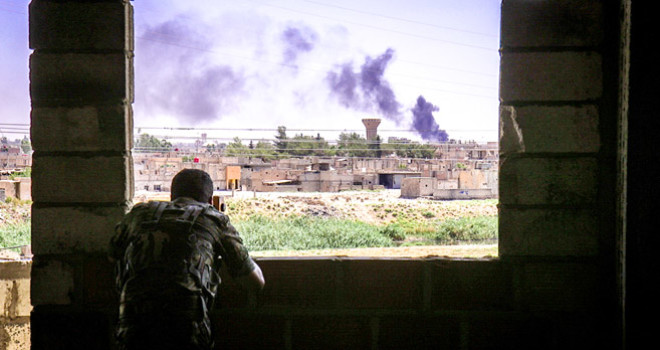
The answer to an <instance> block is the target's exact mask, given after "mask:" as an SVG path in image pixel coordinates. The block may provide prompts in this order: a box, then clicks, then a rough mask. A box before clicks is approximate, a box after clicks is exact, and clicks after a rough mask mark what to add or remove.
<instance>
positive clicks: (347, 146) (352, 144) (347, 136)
mask: <svg viewBox="0 0 660 350" xmlns="http://www.w3.org/2000/svg"><path fill="white" fill-rule="evenodd" d="M337 154H338V155H341V156H344V157H367V156H368V155H369V150H368V149H367V139H365V138H364V137H362V136H360V135H359V134H358V133H355V132H353V133H344V132H343V133H341V134H339V140H338V141H337Z"/></svg>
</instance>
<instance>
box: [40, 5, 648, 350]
mask: <svg viewBox="0 0 660 350" xmlns="http://www.w3.org/2000/svg"><path fill="white" fill-rule="evenodd" d="M629 8H630V6H629V1H626V2H622V3H621V4H618V3H615V2H609V1H607V2H606V1H596V0H579V1H559V0H552V1H551V0H545V1H524V0H506V1H503V3H502V31H501V32H502V37H501V59H502V60H501V84H500V97H501V101H502V102H501V139H500V148H501V150H500V153H501V154H500V159H501V165H500V167H501V173H500V177H499V178H500V189H499V191H500V201H501V203H500V256H501V257H500V259H497V260H480V261H470V260H445V259H423V260H397V259H381V260H376V259H342V258H336V259H308V258H306V259H275V258H273V259H261V260H260V261H259V263H260V265H261V266H262V268H263V270H264V274H265V276H266V279H267V286H266V288H265V290H264V291H263V293H261V294H260V295H247V294H245V293H243V292H242V291H241V290H240V289H238V288H236V287H235V286H232V285H228V284H225V285H223V288H222V291H221V301H220V302H219V303H218V307H217V308H216V310H215V311H216V313H215V315H216V316H215V319H216V320H217V329H216V332H217V337H218V343H219V344H226V345H228V344H232V345H234V346H235V348H250V349H260V348H264V349H266V348H267V349H273V348H275V349H278V348H281V349H300V348H320V349H325V348H342V349H352V348H355V349H365V348H370V349H387V348H396V349H402V348H424V349H426V348H429V349H430V348H433V349H437V348H456V349H482V348H494V349H501V348H509V349H511V348H535V349H537V348H553V349H554V348H582V349H584V348H595V347H601V348H612V347H620V346H619V345H620V344H621V342H622V339H621V338H622V332H621V328H622V325H621V323H622V322H621V321H622V319H621V310H622V306H621V300H624V298H625V295H626V293H624V291H625V289H623V285H624V284H623V282H622V281H624V279H623V276H624V275H625V273H627V272H629V270H626V269H635V271H638V270H637V269H640V270H641V269H642V267H643V263H644V262H645V261H646V260H644V259H646V256H647V255H643V259H641V260H634V261H635V265H633V266H630V265H625V264H624V263H625V262H626V261H628V259H631V258H630V255H632V256H633V257H634V256H636V255H635V254H638V253H637V252H636V251H634V250H633V249H630V247H628V248H629V249H628V250H627V252H628V257H626V258H625V259H624V258H623V256H622V254H621V252H622V249H623V248H620V247H621V245H617V244H621V243H622V242H625V241H626V240H624V239H623V237H626V236H624V235H623V233H624V232H626V231H625V230H626V227H625V226H626V225H624V224H623V223H626V222H628V221H626V218H627V217H626V216H625V215H624V210H623V209H624V208H628V209H629V211H628V215H630V211H635V210H638V209H639V208H640V206H641V205H640V204H637V205H636V206H635V205H634V204H632V205H631V204H624V203H625V202H623V201H622V200H621V198H624V197H625V195H624V194H625V193H624V194H622V191H621V189H622V186H621V185H617V184H622V183H624V182H622V181H623V180H625V179H622V175H621V174H622V173H621V172H620V171H618V170H617V169H618V168H617V166H620V167H621V168H622V169H624V170H625V169H627V168H626V165H625V162H623V161H622V159H625V155H627V154H628V153H626V149H625V147H624V146H625V142H623V144H624V146H622V140H623V141H625V140H627V137H626V135H625V132H626V131H625V130H626V129H625V128H624V127H623V125H624V124H625V123H624V122H625V121H626V117H627V110H626V107H627V104H626V102H627V100H625V99H622V98H621V96H625V94H623V93H622V91H623V92H627V91H628V89H627V80H626V78H627V75H626V69H625V68H626V67H625V65H622V64H621V63H620V62H622V60H621V58H622V57H627V56H626V54H627V47H626V45H627V44H626V40H623V39H625V36H622V35H621V34H620V30H619V28H621V27H622V25H621V23H624V24H626V23H629V22H627V21H628V20H629V18H627V17H626V16H627V14H628V12H626V10H627V9H629ZM624 27H625V26H624ZM132 28H133V24H132V7H131V5H130V2H128V1H120V0H114V1H110V0H107V1H100V0H96V1H75V0H69V1H46V0H33V1H32V2H31V4H30V46H31V47H32V48H33V49H34V52H33V54H32V56H31V58H30V71H31V73H30V81H31V96H32V135H31V136H32V143H33V147H34V150H35V154H34V163H33V164H34V171H33V200H34V205H33V229H32V232H33V244H32V247H33V253H34V254H35V258H34V263H33V268H32V276H31V278H32V303H33V305H34V310H33V313H32V316H31V321H32V346H33V348H35V349H42V348H44V349H67V350H69V349H78V348H81V349H82V348H84V349H111V348H113V347H114V346H113V344H112V338H111V336H112V327H113V323H114V321H115V317H116V295H115V294H114V291H113V279H112V270H111V268H112V267H111V266H110V265H109V264H108V263H107V261H106V259H105V249H106V246H107V242H108V239H109V237H110V235H111V234H112V228H113V225H114V223H115V222H116V221H118V220H119V218H120V217H121V215H122V214H123V212H124V211H125V210H126V208H127V203H128V200H129V199H130V198H132V192H131V191H132V188H133V185H132V169H131V163H132V162H131V154H130V149H131V144H130V143H131V141H130V140H131V139H132V114H131V113H132V112H131V103H132V100H133V80H132V76H133V74H132V57H133V40H132V35H133V33H132V30H133V29H132ZM634 32H635V31H633V33H634ZM634 37H635V36H634V35H633V36H632V38H633V40H632V42H633V43H634V42H635V41H634ZM632 47H633V48H634V47H635V45H634V44H633V45H632ZM621 48H623V50H622V49H621ZM639 50H640V52H641V51H642V50H644V48H640V49H639ZM633 52H634V51H633ZM634 57H635V56H634V54H633V58H634ZM624 61H625V60H624ZM631 62H632V66H631V67H634V65H635V62H636V61H635V60H634V59H631ZM631 72H634V69H633V68H631ZM638 74H639V73H638ZM641 75H643V73H641ZM632 77H635V75H634V74H632ZM637 77H640V76H637ZM631 84H632V85H633V86H634V80H633V79H632V78H631ZM640 84H641V83H640ZM644 96H647V95H644ZM633 100H634V98H633V96H631V97H630V101H633ZM642 101H643V102H647V101H645V100H642ZM630 110H631V111H633V110H634V109H633V107H632V106H631V108H630ZM649 113H650V112H649ZM634 125H637V124H634ZM630 127H631V128H632V127H633V118H632V117H631V118H630ZM635 127H636V128H637V129H635V130H636V132H638V133H639V136H640V137H646V136H648V134H647V132H646V131H644V132H642V130H641V129H642V128H640V127H639V126H635ZM631 130H632V129H631ZM620 131H622V132H623V134H622V135H621V136H620V137H618V136H617V133H618V132H620ZM54 140H58V142H55V141H54ZM62 140H64V141H63V142H62ZM643 145H644V144H640V145H634V147H635V149H637V148H638V147H642V146H643ZM649 149H650V148H649ZM648 153H649V152H648V151H647V153H646V154H648ZM629 161H630V159H629ZM617 164H618V165H617ZM635 165H638V166H640V168H635V169H634V171H628V172H627V173H626V174H627V176H628V178H630V176H633V177H634V178H635V179H640V178H642V175H641V174H642V173H643V171H644V169H645V168H644V165H643V163H642V162H636V163H635ZM656 178H657V177H656ZM648 182H650V180H649V181H647V183H648ZM624 184H625V183H624ZM649 185H650V184H649ZM642 194H643V192H634V191H629V192H628V195H629V200H630V196H633V198H635V200H638V199H648V197H646V195H644V197H642ZM634 196H638V197H634ZM636 203H638V202H636ZM617 218H619V220H617ZM628 229H629V227H628ZM636 229H637V228H636ZM636 232H644V231H636ZM636 237H641V241H642V242H643V241H644V239H645V237H648V236H644V235H643V234H642V235H641V236H636ZM636 247H637V248H639V247H641V246H640V245H637V246H636ZM623 251H625V249H623ZM645 276H646V275H644V276H639V275H638V276H637V277H636V279H633V280H632V282H630V281H629V282H630V283H632V284H633V285H634V286H639V285H641V284H642V282H641V281H642V279H643V278H644V277H645ZM646 277H648V276H646ZM637 307H638V308H639V307H640V306H639V305H637ZM613 345H614V346H613Z"/></svg>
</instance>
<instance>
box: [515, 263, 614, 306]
mask: <svg viewBox="0 0 660 350" xmlns="http://www.w3.org/2000/svg"><path fill="white" fill-rule="evenodd" d="M516 275H517V276H519V281H518V282H517V283H516V285H517V286H518V290H517V291H516V292H517V293H518V295H520V300H519V301H520V304H519V307H520V308H521V309H524V310H526V311H532V312H543V311H559V312H561V311H570V312H593V311H597V310H598V308H599V307H602V305H605V304H606V302H605V299H607V298H609V295H608V294H607V293H602V290H601V288H602V283H600V281H599V279H600V276H601V275H602V273H601V272H599V268H598V266H597V265H596V264H589V263H557V262H547V263H530V264H525V265H523V266H521V267H520V271H519V272H518V273H516Z"/></svg>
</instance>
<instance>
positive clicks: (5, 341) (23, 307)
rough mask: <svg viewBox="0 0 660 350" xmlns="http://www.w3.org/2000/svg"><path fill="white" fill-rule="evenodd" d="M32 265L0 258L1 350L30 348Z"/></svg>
mask: <svg viewBox="0 0 660 350" xmlns="http://www.w3.org/2000/svg"><path fill="white" fill-rule="evenodd" d="M31 265H32V264H31V262H29V261H3V260H2V259H1V258H0V312H2V313H1V314H0V349H3V350H27V349H30V312H31V311H32V305H31V304H30V268H31Z"/></svg>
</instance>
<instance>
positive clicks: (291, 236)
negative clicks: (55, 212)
mask: <svg viewBox="0 0 660 350" xmlns="http://www.w3.org/2000/svg"><path fill="white" fill-rule="evenodd" d="M484 203H486V204H487V203H488V202H479V201H472V202H469V203H442V202H440V203H437V204H442V205H443V206H444V205H452V206H457V205H460V206H463V207H464V208H470V207H477V206H481V205H484ZM29 204H30V203H29V202H25V203H23V202H22V201H16V200H8V201H6V202H5V203H0V205H2V206H3V207H2V209H3V210H4V211H6V212H5V214H8V215H9V217H11V220H5V224H2V225H0V247H15V246H21V245H26V244H30V218H29V216H25V217H23V215H18V214H13V213H14V212H13V211H10V210H9V209H15V208H17V207H22V206H29ZM434 204H436V203H434ZM258 205H267V206H270V205H272V206H271V207H270V208H267V207H265V209H267V210H266V212H267V213H268V214H264V213H263V212H262V213H258V212H256V211H255V207H256V206H258ZM228 207H229V211H230V213H232V215H231V217H232V223H233V224H234V226H236V228H237V229H238V231H239V232H240V233H241V236H242V237H243V240H244V242H245V244H246V246H247V247H248V249H249V250H250V251H277V250H281V251H284V250H294V251H296V250H318V249H344V248H370V247H396V246H413V245H453V244H458V243H492V242H493V241H496V240H497V236H498V233H497V216H475V214H472V213H471V214H472V215H470V214H467V215H465V214H466V212H464V215H465V216H462V217H450V218H447V217H446V216H442V215H440V212H439V211H437V210H436V211H432V210H431V208H434V207H433V206H429V209H424V210H418V209H417V210H416V209H413V208H410V207H406V206H400V207H394V206H393V207H386V206H383V205H380V204H378V205H376V206H374V208H373V211H375V212H381V211H382V213H383V214H384V215H387V217H386V219H387V220H384V221H382V222H380V223H371V224H370V223H366V222H363V221H360V220H358V219H339V218H333V217H315V216H305V215H300V213H295V214H294V213H291V212H288V213H285V210H284V209H283V208H282V207H281V206H280V204H277V203H270V204H265V203H262V204H260V203H259V201H256V200H253V201H236V202H229V203H228ZM435 207H436V208H437V207H439V205H435ZM284 208H286V205H284ZM445 210H447V209H445ZM15 213H18V211H16V212H15ZM27 213H28V214H27V215H29V211H27Z"/></svg>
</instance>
